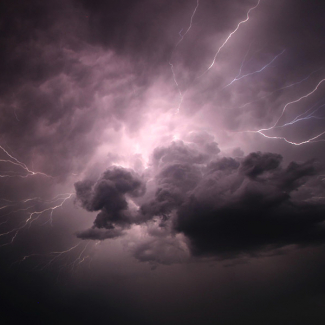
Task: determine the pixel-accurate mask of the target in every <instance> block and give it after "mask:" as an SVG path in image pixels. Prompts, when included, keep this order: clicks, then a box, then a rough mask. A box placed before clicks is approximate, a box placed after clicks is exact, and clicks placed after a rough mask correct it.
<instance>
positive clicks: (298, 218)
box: [75, 133, 325, 261]
mask: <svg viewBox="0 0 325 325" xmlns="http://www.w3.org/2000/svg"><path fill="white" fill-rule="evenodd" d="M190 135H191V136H188V137H187V138H188V139H190V138H191V139H192V141H193V142H189V141H188V142H186V143H185V142H183V141H180V140H179V141H176V142H172V143H171V144H170V145H169V146H167V147H158V148H156V149H155V150H154V151H153V153H152V156H151V161H152V163H151V165H150V167H149V170H148V171H146V174H147V175H146V177H145V176H144V175H143V176H142V179H140V176H135V174H134V172H133V174H132V173H131V171H127V170H126V169H122V168H120V167H119V168H117V167H112V168H113V169H108V170H107V171H106V172H105V173H104V174H103V175H102V176H101V178H100V179H99V180H98V181H96V183H91V182H89V181H83V182H78V183H76V184H75V187H76V194H77V198H78V200H79V201H80V202H81V204H82V206H83V207H84V208H85V209H87V210H88V211H97V210H101V212H100V213H99V214H98V215H97V217H96V219H95V221H94V226H93V229H92V230H91V231H86V232H84V233H81V234H79V235H78V236H80V237H81V238H91V239H99V240H101V239H104V238H105V235H103V233H101V232H100V231H99V229H101V228H106V229H114V231H113V232H112V233H111V234H110V232H109V231H106V232H105V233H106V234H107V237H108V238H109V237H117V236H119V235H121V234H122V232H121V233H118V232H116V231H117V230H116V229H115V228H114V225H118V226H120V227H122V229H129V228H130V226H131V225H132V224H133V225H139V224H144V223H145V224H146V225H147V223H148V222H149V223H150V222H153V223H156V224H158V225H159V227H162V228H165V230H164V232H163V233H161V232H159V236H158V237H160V238H161V237H166V238H167V237H169V236H175V234H177V233H180V234H183V235H185V237H186V239H187V241H186V243H187V245H188V249H189V250H190V251H191V252H192V254H193V255H195V256H208V255H212V256H213V255H215V256H219V257H221V258H233V257H235V256H240V255H245V254H246V255H253V254H256V253H258V252H263V251H268V250H272V249H276V248H280V247H284V246H287V245H314V244H320V243H323V242H324V240H325V239H324V238H325V237H324V231H325V229H324V220H325V214H324V212H325V205H324V202H323V200H321V199H320V200H314V201H313V200H312V199H313V194H312V193H313V192H314V193H315V191H316V192H317V191H318V192H321V191H323V190H324V187H323V185H322V182H321V181H318V182H317V181H316V182H313V181H314V180H315V176H316V178H317V175H318V173H319V171H318V170H317V169H318V167H317V164H316V162H315V161H307V162H302V163H296V162H291V163H289V164H288V165H287V166H283V163H282V160H283V158H282V156H281V155H279V154H274V153H261V152H252V153H250V154H248V155H247V156H245V157H242V158H236V157H235V158H232V157H218V154H219V150H211V151H210V152H208V151H207V150H206V144H207V143H208V144H212V143H215V142H213V139H214V138H213V136H210V137H207V136H206V134H204V133H203V134H201V137H199V135H200V134H196V135H195V136H193V134H190ZM197 139H203V140H200V141H197ZM215 147H216V148H217V144H216V143H215ZM145 178H146V179H145ZM145 182H149V183H150V186H149V188H150V193H148V194H147V196H145V197H143V198H142V199H141V201H140V202H139V203H138V208H137V209H136V211H135V210H133V211H132V210H130V209H128V204H127V201H126V199H125V196H126V195H129V196H130V197H135V198H136V197H139V196H143V195H144V190H143V188H144V186H145ZM309 184H311V185H309ZM305 187H307V188H308V187H309V190H310V193H309V195H308V194H307V193H306V191H304V193H303V197H302V196H301V195H300V196H299V194H300V191H301V190H303V189H304V188H305ZM298 196H299V197H298ZM96 231H98V236H96V235H95V234H96ZM154 237H156V235H154V234H153V235H152V241H154ZM143 245H144V244H141V245H140V246H139V248H138V249H134V250H133V252H134V256H135V257H137V258H139V259H140V260H144V261H145V260H146V259H148V256H147V257H146V258H145V257H144V256H142V255H141V254H140V251H142V250H143V249H145V246H143ZM147 245H149V244H147ZM152 245H153V244H152ZM161 245H164V243H163V242H162V243H161ZM151 254H154V250H153V251H152V252H151ZM156 258H157V260H159V254H158V255H157V257H156ZM151 259H153V257H151Z"/></svg>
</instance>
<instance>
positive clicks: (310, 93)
mask: <svg viewBox="0 0 325 325" xmlns="http://www.w3.org/2000/svg"><path fill="white" fill-rule="evenodd" d="M324 81H325V79H322V80H321V81H319V82H318V84H317V86H316V87H315V88H314V89H313V90H312V91H310V92H309V93H308V94H306V95H303V96H301V97H300V98H298V99H296V100H293V101H291V102H289V103H287V104H286V105H285V106H284V107H283V109H282V112H281V114H280V116H279V118H278V119H277V120H276V122H275V123H274V124H273V125H272V126H271V127H269V128H265V129H260V130H257V131H246V132H251V133H259V134H261V135H262V136H263V137H265V138H267V139H277V140H284V141H285V142H287V143H289V144H292V145H295V146H300V145H303V144H306V143H312V142H323V141H325V139H319V138H320V137H321V136H322V135H324V134H325V131H324V132H321V133H320V134H318V135H316V136H314V137H312V138H310V139H307V140H305V141H301V142H293V141H290V140H288V139H287V138H285V137H281V136H269V135H266V134H265V133H264V132H265V131H270V130H273V129H275V128H279V127H284V126H286V125H290V124H294V123H296V122H298V121H300V120H302V119H307V118H308V117H309V118H314V117H313V116H312V114H314V113H315V112H316V111H317V110H318V109H319V108H321V107H323V106H324V105H322V106H321V107H318V108H317V109H316V110H314V111H313V112H312V113H311V114H310V115H309V116H307V117H306V118H299V117H301V116H303V115H304V114H307V113H308V112H309V111H310V110H311V109H309V110H307V111H306V112H304V113H303V114H300V115H298V116H297V117H296V118H294V119H293V120H292V121H291V122H289V123H287V124H284V125H282V126H278V123H279V121H280V120H281V118H282V117H283V115H284V113H285V111H286V109H287V107H288V106H289V105H292V104H295V103H298V102H300V101H301V100H303V99H305V98H307V97H309V96H311V95H312V94H314V93H315V92H316V91H317V89H318V88H319V86H320V85H321V84H322V83H323V82H324ZM316 105H317V104H316ZM316 105H314V106H313V107H315V106H316ZM313 107H312V108H313ZM317 139H318V140H317Z"/></svg>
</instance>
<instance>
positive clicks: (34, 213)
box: [0, 193, 74, 247]
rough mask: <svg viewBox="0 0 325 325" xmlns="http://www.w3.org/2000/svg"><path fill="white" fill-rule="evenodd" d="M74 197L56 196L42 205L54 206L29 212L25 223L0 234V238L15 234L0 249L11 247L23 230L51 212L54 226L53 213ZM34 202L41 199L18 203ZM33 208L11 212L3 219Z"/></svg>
mask: <svg viewBox="0 0 325 325" xmlns="http://www.w3.org/2000/svg"><path fill="white" fill-rule="evenodd" d="M73 195H74V193H63V194H59V195H57V196H55V197H54V198H53V199H51V200H44V201H43V202H42V203H45V204H46V203H50V204H52V206H50V207H47V208H45V209H42V210H39V211H32V212H28V213H27V218H26V220H25V221H23V222H22V223H21V224H20V225H19V226H18V227H15V228H13V229H10V230H8V231H5V232H3V233H1V234H0V237H3V236H7V235H10V234H13V236H12V238H11V240H9V241H8V242H7V243H5V244H2V245H0V247H2V246H6V245H9V244H12V243H13V242H14V240H15V239H16V237H17V235H18V234H19V232H20V231H21V230H23V229H24V228H26V227H27V226H28V227H30V226H31V224H32V223H33V222H34V221H36V220H38V219H39V218H40V217H41V216H42V215H43V214H44V213H46V212H49V222H50V223H51V225H52V223H53V212H54V210H56V209H58V208H60V207H62V206H63V204H64V203H65V202H66V201H67V200H69V199H70V198H71V197H72V196H73ZM34 200H38V201H39V200H40V199H39V198H32V199H26V200H22V201H20V202H19V201H18V202H19V203H26V202H29V201H34ZM57 201H60V202H59V203H58V204H55V203H56V202H57ZM32 207H34V206H29V207H27V208H20V209H16V210H14V211H11V212H9V213H7V214H5V215H2V216H1V217H3V216H8V215H9V214H14V213H16V212H19V211H27V210H28V209H31V208H32Z"/></svg>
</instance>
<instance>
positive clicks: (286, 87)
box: [239, 68, 323, 108]
mask: <svg viewBox="0 0 325 325" xmlns="http://www.w3.org/2000/svg"><path fill="white" fill-rule="evenodd" d="M321 69H323V68H320V69H317V70H315V71H313V72H311V73H310V74H309V75H308V76H307V77H306V78H304V79H302V80H300V81H297V82H294V83H292V84H290V85H288V86H285V87H282V88H279V89H276V90H274V91H272V92H271V93H269V94H268V95H265V96H262V97H258V98H257V99H255V100H252V101H251V102H248V103H246V104H243V105H241V106H239V108H244V107H246V106H247V105H250V104H252V103H255V102H257V101H259V100H261V99H264V98H267V97H270V96H272V95H273V94H275V93H276V92H278V91H281V90H285V89H288V88H292V87H294V86H296V85H300V84H301V83H303V82H304V81H306V80H308V79H309V78H310V77H311V76H312V75H313V74H314V73H316V72H318V71H319V70H321Z"/></svg>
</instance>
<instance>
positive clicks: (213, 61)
mask: <svg viewBox="0 0 325 325" xmlns="http://www.w3.org/2000/svg"><path fill="white" fill-rule="evenodd" d="M259 4H260V0H258V2H257V4H256V5H255V6H254V7H252V8H250V9H249V10H248V12H247V15H246V19H245V20H242V21H241V22H239V23H238V25H237V27H236V29H235V30H234V31H232V32H231V33H230V34H229V35H228V37H227V38H226V40H225V41H224V42H223V43H222V44H221V46H220V47H219V48H218V51H217V52H216V54H215V56H214V57H213V60H212V63H211V64H210V66H209V67H208V68H207V69H206V70H205V71H204V72H203V73H202V74H201V75H200V76H199V78H201V77H203V76H204V75H205V74H206V73H207V72H208V71H209V70H210V69H211V68H212V67H213V66H214V64H215V62H216V59H217V56H218V55H219V53H220V51H221V50H222V49H223V48H224V47H225V45H226V44H227V43H228V41H229V40H230V38H231V37H232V36H233V35H234V34H235V33H236V32H237V30H238V29H239V27H240V25H242V24H244V23H246V22H247V21H248V20H249V14H250V12H251V11H252V10H254V9H256V8H257V7H258V5H259Z"/></svg>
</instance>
